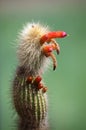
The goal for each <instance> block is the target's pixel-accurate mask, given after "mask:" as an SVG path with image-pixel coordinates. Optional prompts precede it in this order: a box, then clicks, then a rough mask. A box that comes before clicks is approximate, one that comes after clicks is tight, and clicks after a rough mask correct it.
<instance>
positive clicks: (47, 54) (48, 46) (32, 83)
mask: <svg viewBox="0 0 86 130" xmlns="http://www.w3.org/2000/svg"><path fill="white" fill-rule="evenodd" d="M65 36H67V33H66V32H64V31H56V32H55V31H54V32H51V31H50V30H49V29H48V27H47V26H43V25H41V24H39V23H29V24H27V25H26V26H25V27H24V28H23V30H22V31H21V33H20V35H19V41H18V42H19V44H18V51H17V54H18V59H19V63H18V67H17V70H16V74H15V78H14V81H13V89H12V96H13V105H14V108H15V110H16V112H17V114H18V117H19V119H18V127H17V129H18V130H48V122H47V115H48V108H47V107H48V102H47V95H46V92H47V87H46V86H45V85H44V83H43V81H42V74H43V73H44V71H45V69H46V68H47V67H48V66H49V64H50V62H49V61H50V58H51V59H52V61H53V70H55V69H56V66H57V61H56V58H55V55H54V54H53V51H56V52H57V54H59V52H60V47H59V44H58V43H57V42H56V41H55V38H64V37H65Z"/></svg>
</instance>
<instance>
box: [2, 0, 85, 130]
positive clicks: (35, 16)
mask: <svg viewBox="0 0 86 130" xmlns="http://www.w3.org/2000/svg"><path fill="white" fill-rule="evenodd" d="M31 21H36V22H37V21H39V22H40V23H43V24H48V25H49V26H50V27H51V29H52V30H64V31H66V32H67V33H68V34H69V35H70V36H69V37H66V38H64V39H58V43H59V44H60V47H61V53H60V55H59V56H57V60H58V68H57V70H56V71H54V72H53V71H52V67H51V69H50V70H49V71H48V72H46V73H45V74H44V76H43V77H44V80H45V82H46V85H47V86H48V100H49V124H50V130H86V1H85V0H34V1H33V0H20V1H19V0H0V130H12V129H13V127H14V126H15V121H14V120H15V114H14V113H13V110H12V105H11V101H10V100H11V95H10V93H11V91H10V89H11V87H12V86H11V81H12V79H13V76H14V72H15V69H16V67H17V64H18V60H17V56H16V46H17V43H16V38H17V35H18V32H19V31H20V30H21V28H22V26H23V25H24V24H25V23H27V22H31ZM14 130H15V127H14Z"/></svg>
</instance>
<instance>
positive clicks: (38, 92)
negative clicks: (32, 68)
mask: <svg viewBox="0 0 86 130" xmlns="http://www.w3.org/2000/svg"><path fill="white" fill-rule="evenodd" d="M30 77H31V76H30ZM31 80H32V81H31ZM36 80H38V81H36ZM40 80H41V78H40V76H35V77H33V79H31V78H29V79H28V77H27V76H25V75H24V73H23V74H22V75H20V74H18V72H17V74H16V77H15V79H14V85H13V101H14V106H15V109H16V111H17V113H18V115H19V130H42V129H43V127H44V126H46V120H47V100H46V93H45V91H43V89H44V88H45V87H44V86H43V85H42V87H41V88H38V86H39V85H40V82H41V81H40Z"/></svg>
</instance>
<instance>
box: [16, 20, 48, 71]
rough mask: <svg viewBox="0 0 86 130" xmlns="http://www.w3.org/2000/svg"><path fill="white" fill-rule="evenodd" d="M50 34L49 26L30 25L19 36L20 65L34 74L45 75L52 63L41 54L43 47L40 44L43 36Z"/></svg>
mask: <svg viewBox="0 0 86 130" xmlns="http://www.w3.org/2000/svg"><path fill="white" fill-rule="evenodd" d="M48 32H49V28H48V27H47V26H43V25H41V24H39V23H28V24H27V25H26V26H25V27H24V28H23V30H22V31H21V33H20V35H19V47H18V57H19V65H20V66H24V67H26V68H27V69H29V71H31V72H32V73H33V74H41V73H43V72H44V70H45V68H47V67H48V65H49V63H50V62H49V61H50V60H49V58H46V57H45V56H44V54H43V53H42V52H41V49H42V47H43V45H41V44H40V38H41V36H43V35H44V34H46V33H48ZM45 44H47V43H45Z"/></svg>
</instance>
